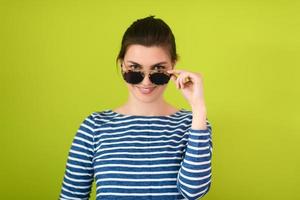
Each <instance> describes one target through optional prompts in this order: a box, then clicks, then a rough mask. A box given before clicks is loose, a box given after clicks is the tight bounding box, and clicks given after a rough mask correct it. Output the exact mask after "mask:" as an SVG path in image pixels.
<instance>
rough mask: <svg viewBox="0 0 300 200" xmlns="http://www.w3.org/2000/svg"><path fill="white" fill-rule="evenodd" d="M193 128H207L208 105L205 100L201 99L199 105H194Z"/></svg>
mask: <svg viewBox="0 0 300 200" xmlns="http://www.w3.org/2000/svg"><path fill="white" fill-rule="evenodd" d="M192 114H193V120H192V127H191V128H192V129H195V130H206V129H207V126H206V106H205V103H204V101H200V102H199V103H198V104H197V105H192Z"/></svg>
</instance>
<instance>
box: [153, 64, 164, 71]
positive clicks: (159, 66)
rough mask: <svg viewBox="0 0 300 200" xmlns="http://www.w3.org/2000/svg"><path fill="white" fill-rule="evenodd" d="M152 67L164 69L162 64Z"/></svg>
mask: <svg viewBox="0 0 300 200" xmlns="http://www.w3.org/2000/svg"><path fill="white" fill-rule="evenodd" d="M153 69H154V70H163V69H165V67H164V66H162V65H157V66H154V68H153Z"/></svg>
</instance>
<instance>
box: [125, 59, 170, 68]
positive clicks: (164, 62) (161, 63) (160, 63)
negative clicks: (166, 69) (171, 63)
mask: <svg viewBox="0 0 300 200" xmlns="http://www.w3.org/2000/svg"><path fill="white" fill-rule="evenodd" d="M128 62H130V63H132V64H135V65H140V66H142V65H141V64H139V63H137V62H134V61H132V60H128ZM163 64H167V62H166V61H163V62H159V63H155V64H153V65H151V67H155V66H157V65H163Z"/></svg>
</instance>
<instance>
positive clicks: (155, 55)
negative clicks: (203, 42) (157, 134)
mask: <svg viewBox="0 0 300 200" xmlns="http://www.w3.org/2000/svg"><path fill="white" fill-rule="evenodd" d="M158 63H161V64H160V65H159V66H158V65H157V64H158ZM120 64H121V65H122V68H123V70H126V69H133V68H134V69H137V68H139V69H140V70H143V71H145V72H146V74H148V73H149V71H150V70H153V69H154V68H155V67H156V68H160V67H164V69H165V70H166V71H167V72H168V73H170V74H172V77H171V79H172V80H173V83H174V84H175V85H176V87H177V89H178V90H180V91H181V93H182V95H183V96H184V98H185V99H186V100H187V101H188V103H189V105H190V106H191V109H192V113H193V121H192V127H191V128H193V129H198V130H199V129H200V130H205V129H206V128H207V127H206V106H205V102H204V96H203V81H202V76H201V74H200V73H194V72H189V71H186V70H175V69H174V67H175V64H176V61H175V62H172V60H171V58H170V56H169V54H168V52H167V51H166V50H165V49H164V48H162V47H159V46H151V47H145V46H142V45H130V46H129V47H128V49H127V51H126V54H125V56H124V60H121V61H120ZM137 64H138V65H137ZM125 83H126V82H125ZM126 85H127V88H128V99H127V102H126V103H125V104H124V105H122V106H120V107H119V108H116V109H114V112H118V113H121V114H125V115H140V116H166V115H171V114H173V113H175V112H177V111H178V109H177V108H176V107H174V106H172V105H171V104H169V103H168V102H166V101H165V99H164V98H163V93H164V91H165V89H166V86H167V85H159V86H157V85H155V84H153V83H152V82H151V81H150V80H149V78H148V76H147V75H146V76H145V78H144V80H143V81H142V82H141V83H139V84H136V85H132V84H128V83H126ZM149 90H150V91H151V92H150V93H148V94H147V91H149ZM145 91H146V92H145Z"/></svg>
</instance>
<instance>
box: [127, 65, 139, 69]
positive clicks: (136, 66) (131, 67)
mask: <svg viewBox="0 0 300 200" xmlns="http://www.w3.org/2000/svg"><path fill="white" fill-rule="evenodd" d="M129 67H130V69H132V70H138V69H140V68H141V67H140V66H139V65H130V66H129Z"/></svg>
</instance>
